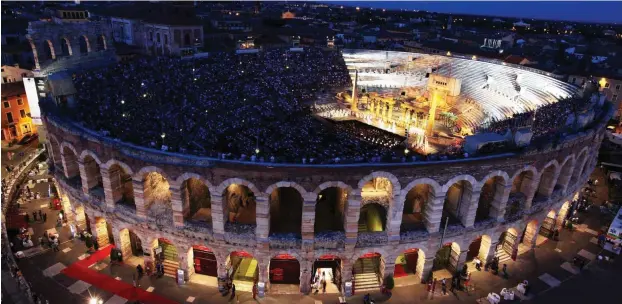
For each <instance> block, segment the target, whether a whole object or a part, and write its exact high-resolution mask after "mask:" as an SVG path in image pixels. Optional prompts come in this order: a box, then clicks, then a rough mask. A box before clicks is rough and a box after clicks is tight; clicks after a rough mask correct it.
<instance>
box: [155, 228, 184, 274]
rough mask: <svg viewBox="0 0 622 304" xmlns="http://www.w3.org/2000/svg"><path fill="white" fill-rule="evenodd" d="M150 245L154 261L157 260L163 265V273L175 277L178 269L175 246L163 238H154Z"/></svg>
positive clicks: (177, 256)
mask: <svg viewBox="0 0 622 304" xmlns="http://www.w3.org/2000/svg"><path fill="white" fill-rule="evenodd" d="M151 245H152V246H151V248H153V256H154V258H155V261H156V263H157V262H158V261H159V262H161V263H162V264H163V266H164V275H166V276H169V277H172V278H176V277H177V269H179V255H178V252H177V247H175V245H173V243H172V242H171V241H169V240H167V239H165V238H159V239H155V240H154V241H153V243H152V244H151Z"/></svg>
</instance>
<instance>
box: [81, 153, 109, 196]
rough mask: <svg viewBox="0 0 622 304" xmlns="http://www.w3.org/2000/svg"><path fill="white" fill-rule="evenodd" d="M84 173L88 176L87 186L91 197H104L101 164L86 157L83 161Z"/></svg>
mask: <svg viewBox="0 0 622 304" xmlns="http://www.w3.org/2000/svg"><path fill="white" fill-rule="evenodd" d="M82 163H83V165H84V173H85V174H86V185H87V188H88V189H89V193H90V194H91V195H95V196H98V197H101V198H103V197H104V187H103V182H102V175H101V171H100V169H99V164H98V163H97V161H96V160H95V159H94V158H93V157H92V156H90V155H86V156H85V157H84V159H83V160H82Z"/></svg>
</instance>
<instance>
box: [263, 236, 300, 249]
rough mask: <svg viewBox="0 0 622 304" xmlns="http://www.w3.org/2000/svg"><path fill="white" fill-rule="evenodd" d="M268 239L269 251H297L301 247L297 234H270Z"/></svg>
mask: <svg viewBox="0 0 622 304" xmlns="http://www.w3.org/2000/svg"><path fill="white" fill-rule="evenodd" d="M268 239H269V240H270V248H271V249H298V248H300V247H301V246H302V238H301V236H300V234H298V233H271V234H270V236H269V237H268Z"/></svg>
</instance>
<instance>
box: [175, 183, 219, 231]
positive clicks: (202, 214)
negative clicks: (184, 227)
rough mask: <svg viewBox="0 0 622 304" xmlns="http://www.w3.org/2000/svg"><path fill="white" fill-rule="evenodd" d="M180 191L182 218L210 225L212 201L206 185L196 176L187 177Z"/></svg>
mask: <svg viewBox="0 0 622 304" xmlns="http://www.w3.org/2000/svg"><path fill="white" fill-rule="evenodd" d="M181 191H182V192H181V199H182V203H183V206H184V220H186V221H188V222H191V223H194V224H200V225H208V226H211V225H212V203H211V194H210V191H209V188H208V187H207V185H206V184H205V183H203V182H202V181H201V180H200V179H198V178H189V179H187V180H185V181H184V182H183V183H182V186H181Z"/></svg>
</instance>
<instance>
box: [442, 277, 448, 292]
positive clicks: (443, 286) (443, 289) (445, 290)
mask: <svg viewBox="0 0 622 304" xmlns="http://www.w3.org/2000/svg"><path fill="white" fill-rule="evenodd" d="M441 290H442V291H443V295H447V282H446V281H445V279H443V280H441Z"/></svg>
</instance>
